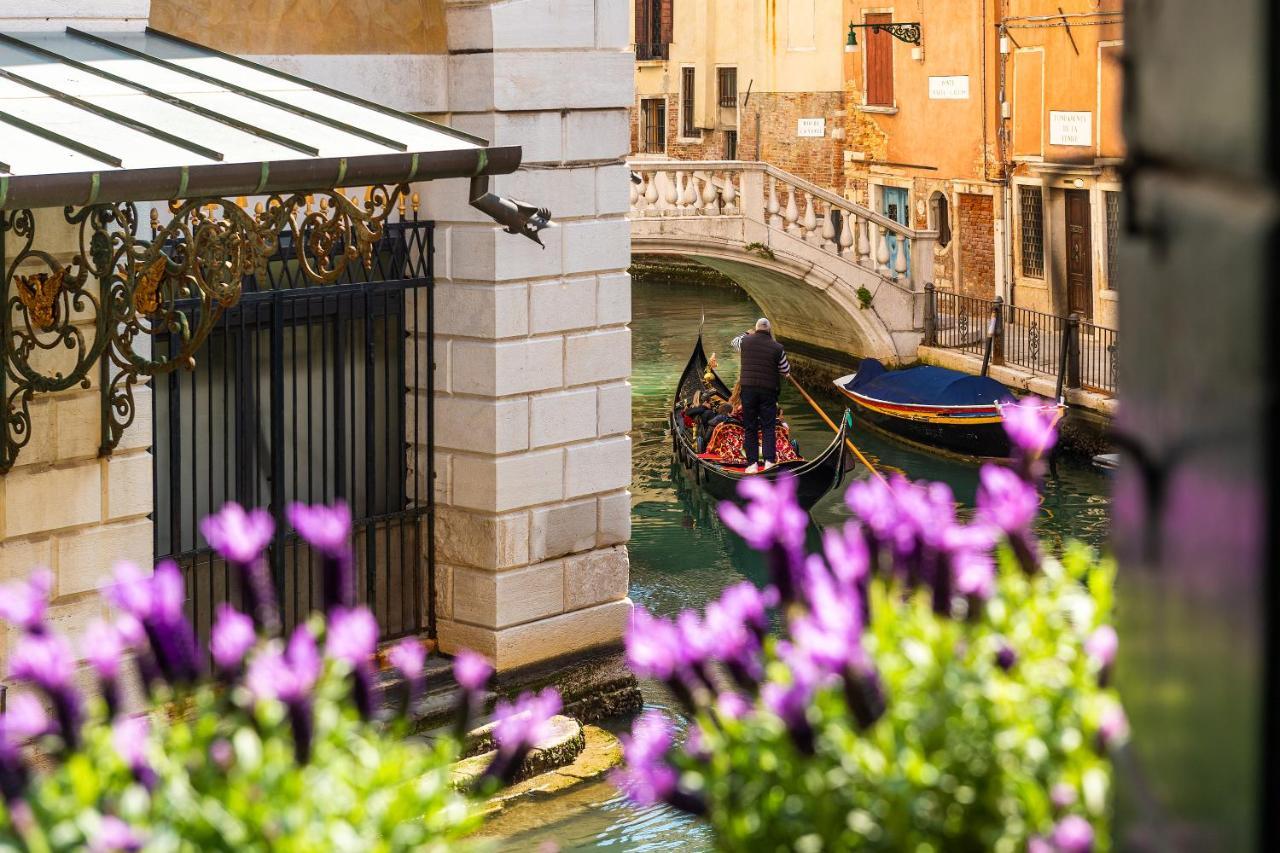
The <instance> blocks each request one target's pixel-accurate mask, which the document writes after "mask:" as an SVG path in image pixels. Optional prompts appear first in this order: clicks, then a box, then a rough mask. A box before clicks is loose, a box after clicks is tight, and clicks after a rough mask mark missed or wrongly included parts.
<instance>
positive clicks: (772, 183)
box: [764, 176, 782, 230]
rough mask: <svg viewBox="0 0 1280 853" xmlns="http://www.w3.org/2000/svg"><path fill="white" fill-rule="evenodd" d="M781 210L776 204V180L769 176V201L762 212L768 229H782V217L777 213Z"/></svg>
mask: <svg viewBox="0 0 1280 853" xmlns="http://www.w3.org/2000/svg"><path fill="white" fill-rule="evenodd" d="M781 209H782V207H781V205H779V204H778V179H777V178H775V177H772V176H771V177H770V178H769V201H768V203H767V205H766V206H765V210H764V212H765V215H766V216H767V217H768V220H767V221H768V223H769V227H770V228H777V229H779V230H781V229H782V217H781V216H780V215H779V213H778V212H779V211H780V210H781Z"/></svg>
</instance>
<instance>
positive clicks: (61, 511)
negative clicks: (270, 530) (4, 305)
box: [0, 209, 153, 669]
mask: <svg viewBox="0 0 1280 853" xmlns="http://www.w3.org/2000/svg"><path fill="white" fill-rule="evenodd" d="M35 213H36V234H37V239H38V240H39V242H40V245H41V247H42V248H46V249H50V248H51V249H53V251H52V252H51V253H52V254H53V255H54V257H55V258H56V259H57V260H58V261H59V262H60V263H62V264H70V262H71V258H72V255H73V254H75V252H76V251H77V243H76V236H75V232H74V230H73V229H72V228H71V226H68V225H67V224H66V222H65V220H64V219H63V215H62V210H61V209H57V210H54V209H41V210H38V211H36V212H35ZM20 248H21V246H20V243H19V241H18V240H16V239H15V238H14V235H13V234H12V232H9V233H8V234H7V235H6V246H5V250H6V255H7V257H8V258H9V259H12V258H13V257H14V256H15V255H16V254H17V252H18V251H19V249H20ZM47 269H48V268H47V267H45V266H44V265H43V264H41V263H39V262H37V261H34V260H32V261H31V262H29V263H24V264H23V265H21V266H19V267H18V269H17V274H19V275H24V274H30V273H35V272H43V271H47ZM80 330H81V332H82V333H83V334H84V335H85V339H86V342H91V341H92V340H93V335H94V330H93V326H92V318H91V317H88V316H86V317H85V318H83V321H82V322H81V323H80ZM59 355H61V354H60V353H59ZM57 357H58V356H52V357H47V358H45V359H40V360H37V359H35V358H34V357H33V363H34V364H35V366H37V368H39V369H42V371H43V372H46V373H47V372H49V370H50V368H51V367H52V366H53V365H54V364H55V363H56V362H55V361H54V360H53V359H54V358H57ZM98 377H99V374H98V371H97V369H93V370H91V371H90V372H89V375H88V378H89V387H88V388H80V387H78V386H77V387H76V388H74V389H71V390H68V391H64V392H61V393H56V394H48V395H44V394H41V395H37V396H36V398H35V399H34V400H33V402H32V404H31V410H30V411H31V439H30V442H29V443H28V444H27V446H26V447H25V448H23V449H22V451H21V452H20V453H19V455H18V459H17V464H16V465H15V466H14V467H13V469H12V470H10V471H9V472H8V473H7V474H3V475H0V583H3V582H7V581H11V580H15V579H19V578H24V577H26V576H27V575H28V574H29V573H30V572H31V571H32V570H33V569H35V568H39V567H47V568H50V569H52V570H53V573H54V588H53V593H52V596H53V601H52V605H51V607H50V620H51V621H52V622H53V623H54V625H55V626H56V627H57V628H58V629H59V630H62V631H64V632H66V633H67V634H68V635H69V636H70V637H71V639H72V641H73V642H77V643H78V641H79V638H80V635H81V633H82V631H83V630H84V628H85V627H86V626H87V625H88V623H89V622H90V621H91V620H92V619H93V618H95V617H98V616H104V615H106V605H105V602H104V600H103V598H102V596H101V594H100V593H99V589H100V587H101V586H102V584H103V581H104V580H105V579H106V578H107V577H108V576H109V574H110V572H111V567H112V564H113V563H114V562H115V561H117V560H131V561H134V562H136V563H138V564H139V565H141V566H145V567H149V566H150V565H151V563H152V549H153V536H152V524H151V519H150V517H149V515H150V513H151V509H152V456H151V453H150V445H151V408H152V407H151V396H150V394H151V392H150V391H149V390H148V389H147V388H146V387H145V386H136V387H135V388H134V401H135V404H136V416H135V420H134V422H133V424H132V425H131V426H130V427H129V428H128V429H127V430H125V432H124V435H123V437H122V439H121V441H120V444H119V446H118V447H117V449H116V452H115V453H114V454H113V455H112V456H111V457H110V458H100V457H99V455H98V448H99V445H100V443H101V406H102V402H101V398H100V396H99V384H98ZM11 634H12V630H11V629H10V628H8V626H6V625H4V624H0V669H2V668H3V665H4V662H5V659H6V656H7V650H8V647H9V645H10V643H11V641H12V636H11Z"/></svg>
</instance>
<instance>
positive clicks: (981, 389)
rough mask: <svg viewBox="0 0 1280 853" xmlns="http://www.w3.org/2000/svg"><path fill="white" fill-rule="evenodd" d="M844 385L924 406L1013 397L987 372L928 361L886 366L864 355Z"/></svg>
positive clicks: (877, 396) (986, 403)
mask: <svg viewBox="0 0 1280 853" xmlns="http://www.w3.org/2000/svg"><path fill="white" fill-rule="evenodd" d="M844 387H845V388H846V389H847V390H849V391H855V392H857V393H859V394H862V395H863V396H866V397H873V398H875V399H877V400H884V401H885V402H888V403H919V404H922V405H926V406H990V405H992V404H993V403H995V402H996V401H1002V402H1003V401H1012V400H1013V399H1014V396H1013V394H1011V393H1009V389H1008V388H1006V387H1004V386H1003V385H1001V384H1000V383H999V382H997V381H995V380H994V379H991V378H989V377H986V376H970V375H969V374H967V373H961V372H960V371H958V370H948V369H947V368H945V367H933V366H931V365H925V366H924V367H913V368H910V369H909V370H886V369H885V366H884V365H883V364H881V363H880V362H879V361H877V360H876V359H874V358H864V359H863V360H862V362H861V363H859V365H858V372H857V374H856V375H855V376H854V377H853V379H851V380H849V382H848V383H847V384H846V385H845V386H844Z"/></svg>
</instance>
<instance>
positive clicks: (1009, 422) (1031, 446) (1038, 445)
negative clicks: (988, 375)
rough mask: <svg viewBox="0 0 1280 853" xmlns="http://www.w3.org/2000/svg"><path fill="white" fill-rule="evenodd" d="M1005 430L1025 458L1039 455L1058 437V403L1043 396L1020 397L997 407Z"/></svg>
mask: <svg viewBox="0 0 1280 853" xmlns="http://www.w3.org/2000/svg"><path fill="white" fill-rule="evenodd" d="M1000 416H1001V417H1002V418H1003V419H1004V431H1005V433H1006V434H1008V436H1009V441H1010V442H1011V443H1012V444H1013V446H1014V450H1015V451H1016V452H1018V453H1019V454H1020V455H1021V456H1023V457H1024V458H1026V459H1030V460H1035V459H1039V458H1040V457H1041V456H1043V455H1044V454H1046V453H1048V452H1049V451H1050V450H1052V449H1053V446H1054V445H1055V444H1056V443H1057V441H1058V430H1057V424H1058V407H1057V406H1055V405H1054V404H1053V403H1051V402H1049V401H1048V400H1046V399H1044V398H1043V397H1036V396H1034V395H1032V396H1028V397H1023V398H1022V399H1021V400H1019V401H1018V402H1017V403H1011V404H1009V405H1006V406H1001V407H1000Z"/></svg>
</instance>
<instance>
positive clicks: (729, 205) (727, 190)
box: [720, 172, 738, 213]
mask: <svg viewBox="0 0 1280 853" xmlns="http://www.w3.org/2000/svg"><path fill="white" fill-rule="evenodd" d="M720 197H721V198H722V199H723V200H724V212H725V213H737V212H738V211H737V207H736V204H735V203H736V201H737V198H738V194H737V192H736V191H735V190H734V187H733V172H725V173H724V189H723V191H722V192H721V196H720Z"/></svg>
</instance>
